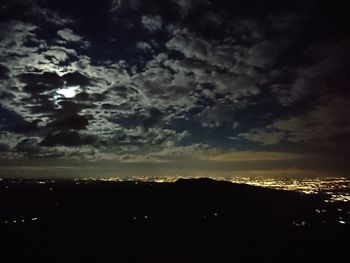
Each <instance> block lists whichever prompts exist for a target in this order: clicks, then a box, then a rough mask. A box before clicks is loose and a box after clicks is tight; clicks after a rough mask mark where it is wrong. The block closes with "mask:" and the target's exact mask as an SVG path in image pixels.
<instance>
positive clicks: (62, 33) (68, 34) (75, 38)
mask: <svg viewBox="0 0 350 263" xmlns="http://www.w3.org/2000/svg"><path fill="white" fill-rule="evenodd" d="M57 35H58V36H59V37H61V38H62V39H64V40H66V41H68V42H79V41H81V40H82V39H83V37H82V36H79V35H77V34H75V33H74V32H73V30H71V29H69V28H64V29H61V30H58V31H57Z"/></svg>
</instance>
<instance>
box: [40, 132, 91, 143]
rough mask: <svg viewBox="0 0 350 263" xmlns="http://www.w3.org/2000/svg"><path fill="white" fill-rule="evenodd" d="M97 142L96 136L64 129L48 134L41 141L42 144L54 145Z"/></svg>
mask: <svg viewBox="0 0 350 263" xmlns="http://www.w3.org/2000/svg"><path fill="white" fill-rule="evenodd" d="M95 142H96V138H95V137H94V136H89V135H82V134H79V133H78V132H76V131H62V132H58V133H54V134H48V135H47V136H46V137H45V139H44V140H43V141H42V142H41V145H44V146H47V147H53V146H57V145H63V146H80V145H86V144H93V143H95Z"/></svg>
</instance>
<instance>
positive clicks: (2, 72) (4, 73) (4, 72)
mask: <svg viewBox="0 0 350 263" xmlns="http://www.w3.org/2000/svg"><path fill="white" fill-rule="evenodd" d="M9 72H10V71H9V69H8V68H7V67H6V66H4V65H1V64H0V79H7V78H8V77H9V76H8V74H9Z"/></svg>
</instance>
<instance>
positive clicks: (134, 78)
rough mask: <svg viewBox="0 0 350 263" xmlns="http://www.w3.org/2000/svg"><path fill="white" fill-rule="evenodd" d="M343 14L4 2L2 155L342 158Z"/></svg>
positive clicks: (296, 5) (202, 0)
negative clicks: (224, 152) (194, 150)
mask: <svg viewBox="0 0 350 263" xmlns="http://www.w3.org/2000/svg"><path fill="white" fill-rule="evenodd" d="M82 7H83V8H82ZM341 7H342V6H341ZM338 9H340V7H336V6H335V5H330V4H327V3H326V2H323V1H309V2H308V3H305V2H304V1H283V2H281V1H264V0H261V1H260V0H259V1H258V0H248V1H235V2H232V1H228V2H227V1H226V2H225V1H220V2H218V1H210V0H192V1H190V0H168V1H159V0H147V1H139V0H132V1H123V0H103V1H100V2H99V3H94V2H90V1H87V2H85V1H73V2H70V3H69V4H66V3H64V1H5V4H4V5H3V7H2V9H1V11H0V12H1V13H2V14H3V15H2V16H1V19H0V58H1V64H0V79H1V83H0V98H1V113H2V115H3V116H4V117H2V120H1V126H0V129H1V130H0V131H4V132H6V134H5V135H3V136H4V138H6V139H4V145H9V146H8V147H9V149H10V150H12V151H13V152H12V153H11V154H14V153H16V152H19V153H26V154H27V155H31V156H35V155H37V156H41V155H52V156H71V155H76V156H87V155H89V154H90V155H91V156H94V157H96V158H102V159H103V158H107V157H106V156H109V157H108V158H112V157H110V156H113V155H112V154H111V153H110V152H113V153H114V154H116V153H118V154H120V155H123V154H126V155H128V156H138V154H139V153H142V152H143V153H145V154H146V153H147V152H153V151H157V150H164V149H166V150H168V151H170V150H171V149H172V148H173V147H176V145H178V144H185V145H189V146H191V145H193V144H195V143H205V144H206V145H209V146H208V147H218V146H220V147H221V146H222V147H236V148H239V147H240V148H244V147H246V148H247V149H249V147H253V148H254V149H260V148H264V147H270V146H271V147H272V146H276V147H281V149H282V147H284V146H283V145H285V144H286V145H287V147H285V148H283V150H286V151H288V150H289V148H288V147H289V146H290V145H291V144H303V145H306V144H310V143H311V144H319V142H320V141H322V142H324V145H326V144H327V145H330V144H332V147H333V148H334V149H335V148H336V146H337V145H340V143H341V141H342V140H345V139H344V138H346V137H347V136H348V126H349V123H350V122H349V120H348V119H347V118H346V117H339V116H347V115H346V114H345V113H347V111H348V110H347V109H348V106H347V105H346V103H345V101H346V98H348V97H349V94H348V91H347V87H348V85H349V77H348V74H347V69H348V68H349V66H350V65H349V62H348V61H350V58H349V54H350V52H349V38H348V33H347V31H346V29H347V28H348V21H347V19H346V17H347V16H346V14H347V13H346V11H345V9H344V10H342V11H341V12H340V11H338ZM325 18H327V19H325ZM334 29H337V30H334ZM340 109H342V110H340ZM342 111H343V113H344V114H342V113H341V112H342ZM9 123H10V124H9ZM339 123H342V127H343V128H341V127H340V125H339ZM11 138H12V140H11ZM9 141H11V144H9ZM14 142H15V143H14ZM0 143H3V142H2V141H0ZM325 147H326V146H325ZM346 147H347V146H346ZM82 149H84V150H82ZM72 151H74V153H72ZM98 156H99V157H98ZM113 158H114V157H113ZM138 158H139V157H138ZM152 158H153V157H152ZM152 158H151V159H152ZM152 160H153V159H152Z"/></svg>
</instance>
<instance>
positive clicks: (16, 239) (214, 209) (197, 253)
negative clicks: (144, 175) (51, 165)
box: [0, 179, 350, 263]
mask: <svg viewBox="0 0 350 263" xmlns="http://www.w3.org/2000/svg"><path fill="white" fill-rule="evenodd" d="M349 213H350V207H349V203H325V202H324V199H323V198H322V196H308V195H302V194H298V193H293V192H284V191H276V190H269V189H263V188H257V187H252V186H247V185H237V184H232V183H228V182H217V181H212V180H209V179H197V180H179V181H177V182H175V183H149V182H147V183H142V182H118V183H111V182H87V181H77V182H74V181H71V182H69V181H55V182H50V181H47V182H34V181H26V180H17V181H10V180H2V181H0V240H1V243H2V244H1V247H0V252H1V254H0V257H1V258H0V262H164V263H167V262H325V261H327V262H348V260H349V257H348V253H349V251H350V227H349V226H350V225H349V222H350V214H349Z"/></svg>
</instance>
